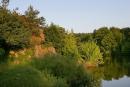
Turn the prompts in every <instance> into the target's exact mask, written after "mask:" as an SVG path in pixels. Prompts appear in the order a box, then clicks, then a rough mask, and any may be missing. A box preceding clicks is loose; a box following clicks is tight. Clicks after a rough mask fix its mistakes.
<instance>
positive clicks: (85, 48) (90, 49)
mask: <svg viewBox="0 0 130 87" xmlns="http://www.w3.org/2000/svg"><path fill="white" fill-rule="evenodd" d="M79 52H80V55H81V57H82V58H83V59H84V60H85V61H91V62H96V63H97V61H98V60H102V54H101V52H100V49H99V46H97V45H96V43H95V42H86V43H81V44H80V47H79Z"/></svg>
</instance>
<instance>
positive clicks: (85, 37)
mask: <svg viewBox="0 0 130 87" xmlns="http://www.w3.org/2000/svg"><path fill="white" fill-rule="evenodd" d="M75 36H76V38H77V42H88V41H93V34H92V33H76V34H75Z"/></svg>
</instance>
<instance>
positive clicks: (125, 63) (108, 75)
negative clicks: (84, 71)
mask: <svg viewBox="0 0 130 87" xmlns="http://www.w3.org/2000/svg"><path fill="white" fill-rule="evenodd" d="M88 73H89V74H91V76H92V78H93V80H92V81H93V83H92V84H93V86H91V87H130V58H129V57H122V58H109V57H108V58H105V65H104V66H101V67H97V68H90V69H88Z"/></svg>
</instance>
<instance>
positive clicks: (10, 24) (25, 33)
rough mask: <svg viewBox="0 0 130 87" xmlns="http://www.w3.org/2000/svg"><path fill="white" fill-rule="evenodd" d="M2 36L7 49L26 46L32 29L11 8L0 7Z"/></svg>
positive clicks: (0, 32) (0, 30)
mask: <svg viewBox="0 0 130 87" xmlns="http://www.w3.org/2000/svg"><path fill="white" fill-rule="evenodd" d="M0 14H1V15H0V38H1V40H3V41H5V44H6V48H7V49H16V48H22V47H26V46H27V45H28V43H29V37H30V31H29V29H27V28H26V27H25V26H24V25H23V24H22V23H21V22H20V21H19V20H18V19H17V18H16V17H15V16H14V15H13V14H12V13H11V12H10V11H9V10H6V9H0Z"/></svg>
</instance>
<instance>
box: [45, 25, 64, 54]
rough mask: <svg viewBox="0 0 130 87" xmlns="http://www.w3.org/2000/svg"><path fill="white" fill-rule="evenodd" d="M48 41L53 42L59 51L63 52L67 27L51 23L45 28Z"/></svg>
mask: <svg viewBox="0 0 130 87" xmlns="http://www.w3.org/2000/svg"><path fill="white" fill-rule="evenodd" d="M44 34H45V40H46V43H52V45H53V46H54V47H55V49H56V51H57V52H58V53H61V48H62V47H63V43H64V42H63V39H64V37H65V29H64V28H62V27H59V26H57V25H55V24H53V23H52V24H51V25H50V26H48V27H47V28H46V29H45V30H44Z"/></svg>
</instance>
